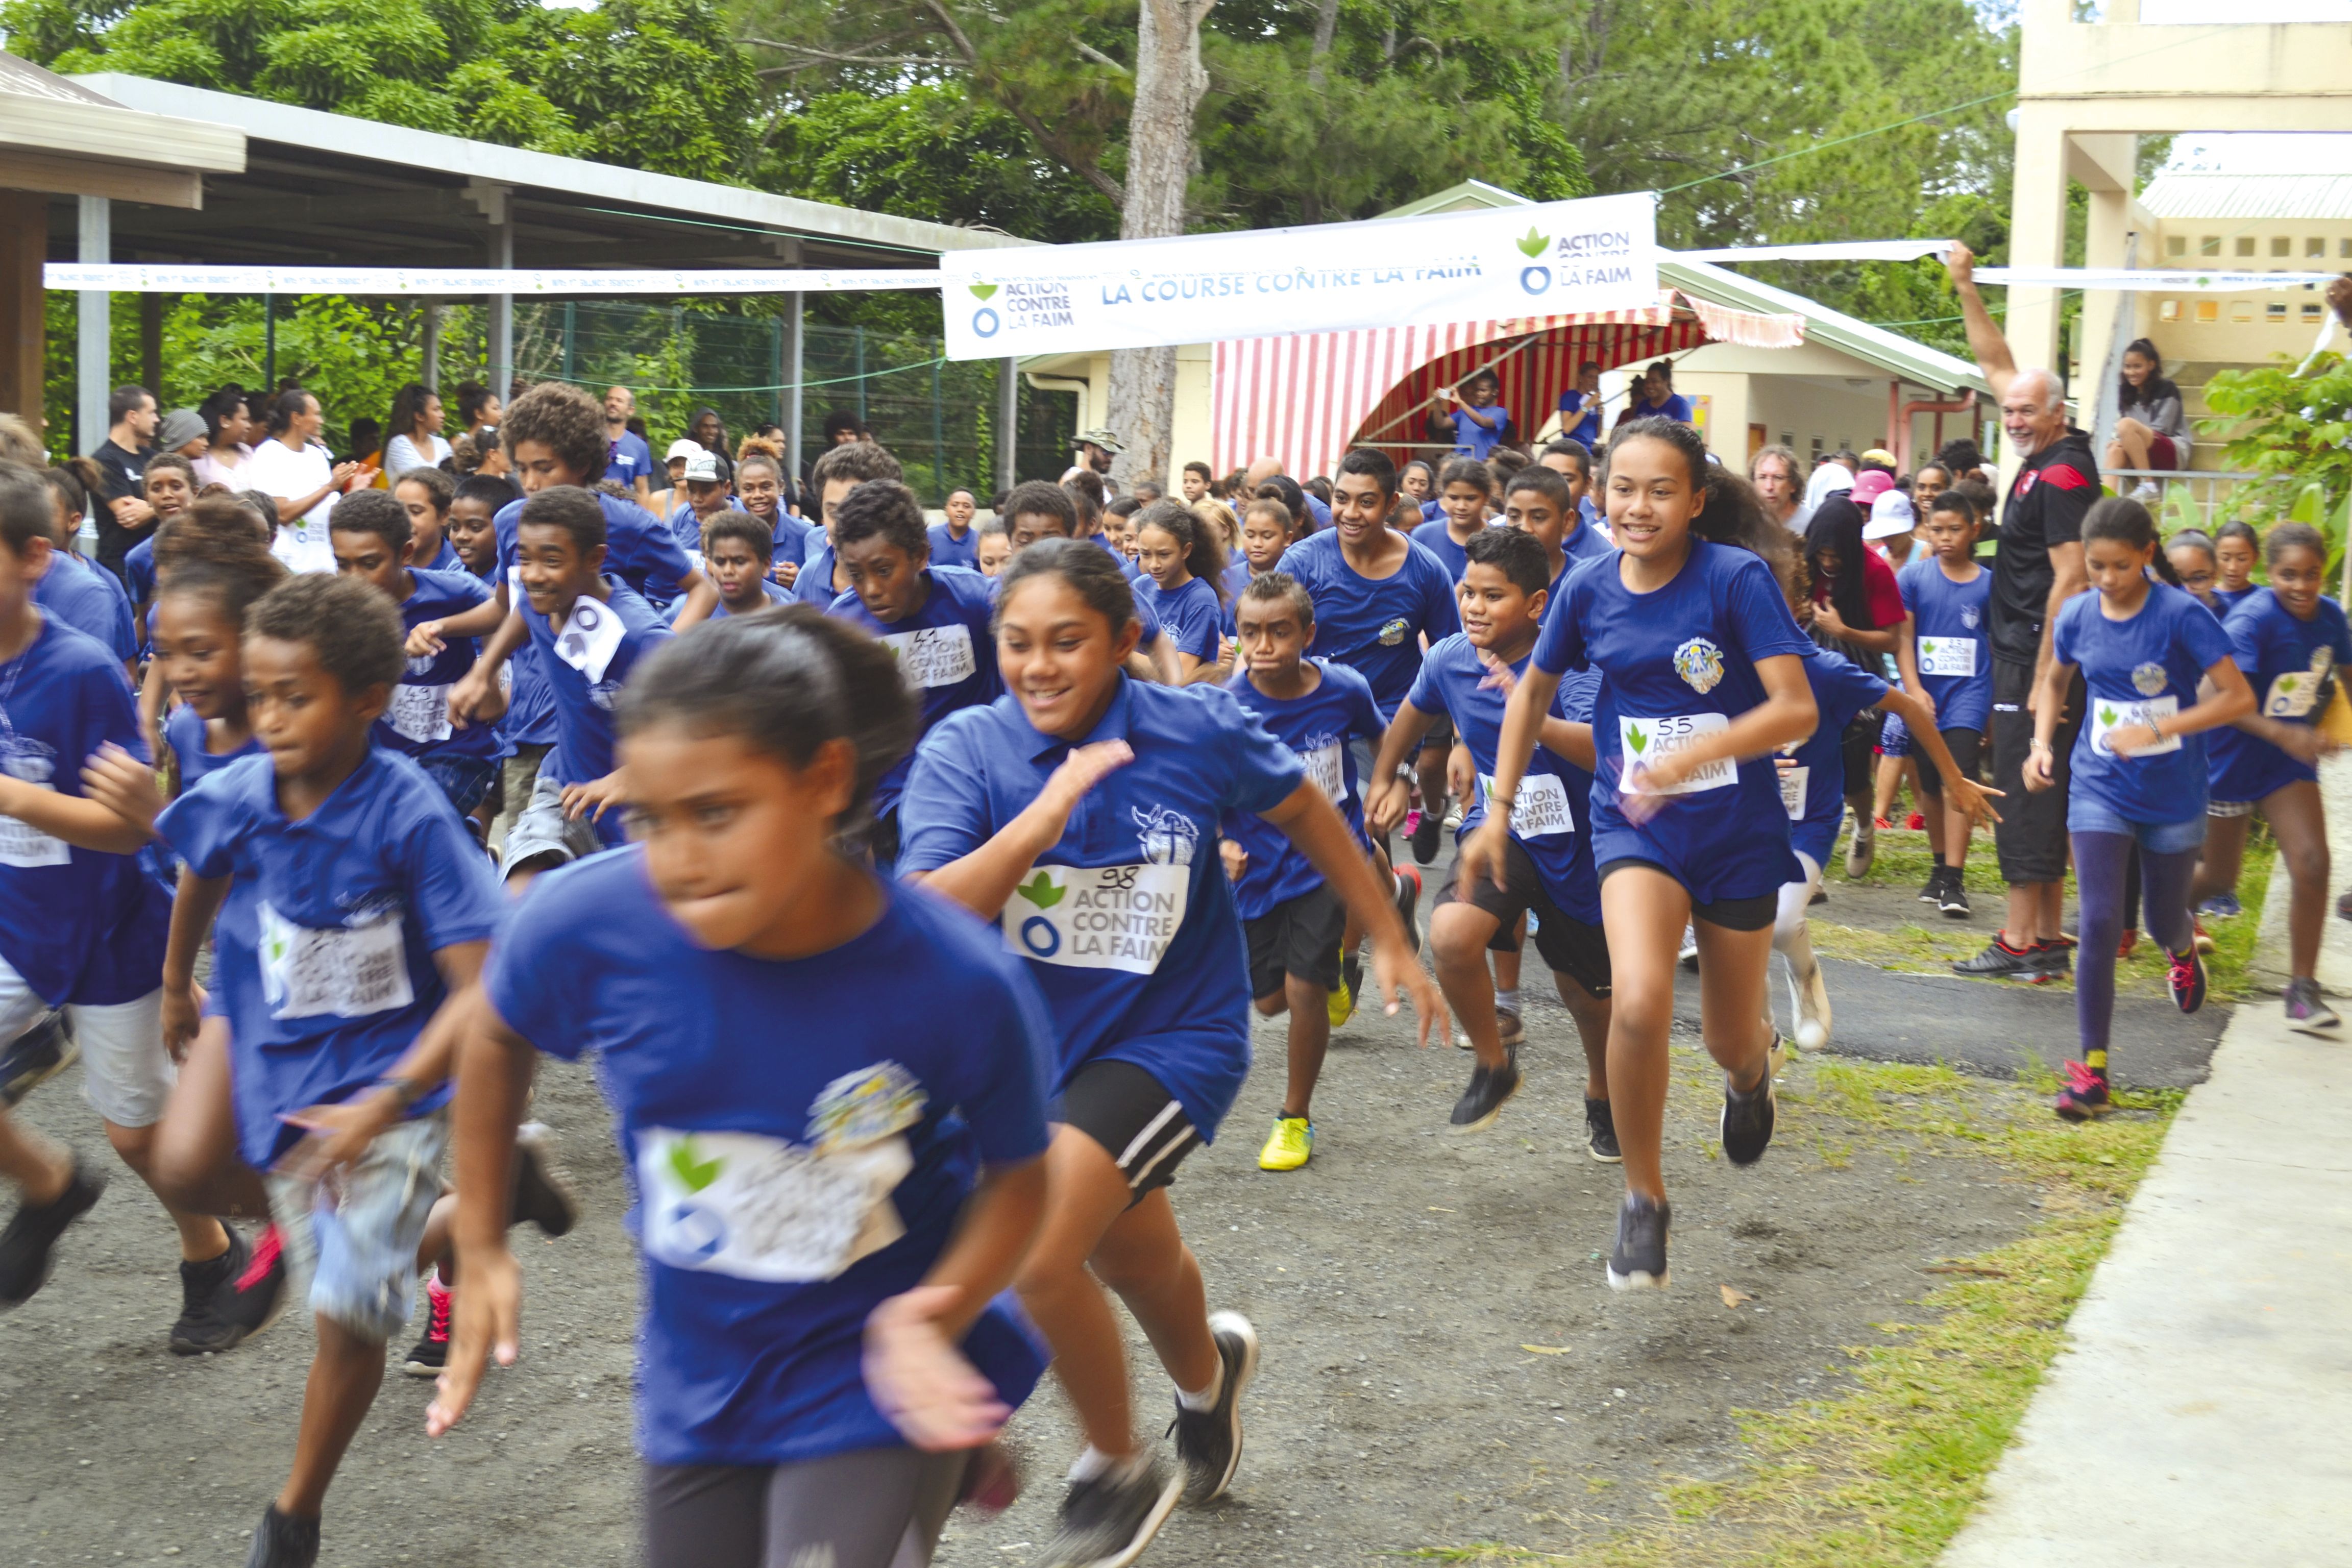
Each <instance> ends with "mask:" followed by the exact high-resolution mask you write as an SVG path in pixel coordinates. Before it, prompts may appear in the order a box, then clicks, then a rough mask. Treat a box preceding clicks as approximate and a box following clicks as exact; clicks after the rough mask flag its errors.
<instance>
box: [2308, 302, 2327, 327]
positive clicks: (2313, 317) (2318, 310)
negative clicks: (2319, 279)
mask: <svg viewBox="0 0 2352 1568" xmlns="http://www.w3.org/2000/svg"><path fill="white" fill-rule="evenodd" d="M2324 310H2325V308H2324V307H2322V306H2318V305H2308V304H2307V305H2305V306H2304V308H2303V324H2304V325H2305V326H2306V327H2315V326H2317V325H2319V318H2320V316H2321V315H2322V314H2323V313H2324Z"/></svg>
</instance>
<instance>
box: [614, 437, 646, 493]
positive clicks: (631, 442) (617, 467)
mask: <svg viewBox="0 0 2352 1568" xmlns="http://www.w3.org/2000/svg"><path fill="white" fill-rule="evenodd" d="M653 471H654V453H653V448H652V447H648V446H646V438H645V437H643V436H640V435H638V434H637V433H636V432H635V430H624V431H622V432H621V434H620V437H618V438H617V439H616V440H614V442H613V444H612V446H611V447H609V448H608V449H607V453H606V456H605V458H604V477H605V478H606V479H611V480H612V481H613V482H614V483H615V484H617V485H619V486H620V487H621V488H622V489H635V487H636V483H637V481H638V480H639V479H650V478H652V477H653Z"/></svg>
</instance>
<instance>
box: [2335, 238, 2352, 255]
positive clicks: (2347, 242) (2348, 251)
mask: <svg viewBox="0 0 2352 1568" xmlns="http://www.w3.org/2000/svg"><path fill="white" fill-rule="evenodd" d="M2336 256H2337V257H2338V258H2341V259H2343V260H2346V261H2352V235H2347V236H2346V237H2344V238H2342V239H2339V240H2337V241H2336Z"/></svg>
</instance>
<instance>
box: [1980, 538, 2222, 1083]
mask: <svg viewBox="0 0 2352 1568" xmlns="http://www.w3.org/2000/svg"><path fill="white" fill-rule="evenodd" d="M2083 563H2084V568H2085V569H2086V570H2087V571H2088V573H2089V574H2090V579H2091V586H2093V587H2094V588H2096V589H2097V590H2098V592H2097V593H2096V594H2095V595H2092V594H2082V595H2076V596H2075V597H2074V598H2072V599H2069V600H2067V601H2066V603H2065V605H2063V607H2062V608H2061V609H2060V610H2059V612H2058V616H2057V620H2056V622H2055V623H2054V625H2053V630H2052V633H2051V641H2050V651H2051V664H2050V668H2048V669H2047V670H2046V671H2044V672H2043V675H2042V683H2041V687H2040V689H2039V690H2038V691H2037V692H2036V693H2035V707H2034V710H2033V712H2034V718H2033V742H2032V751H2031V752H2029V753H2028V754H2027V756H2026V759H2025V787H2026V788H2028V789H2030V790H2035V791H2040V790H2045V789H2048V788H2050V787H2051V784H2052V777H2051V775H2052V771H2053V770H2052V765H2051V764H2052V760H2053V759H2052V756H2051V737H2052V735H2053V734H2054V733H2055V732H2056V731H2057V727H2058V720H2059V711H2060V710H2061V709H2062V708H2063V706H2064V705H2065V699H2066V688H2067V685H2068V683H2069V682H2071V681H2072V680H2073V679H2074V671H2075V670H2076V669H2077V668H2080V669H2081V670H2082V672H2083V679H2084V687H2085V690H2086V691H2087V693H2088V696H2087V699H2086V700H2087V702H2088V705H2089V711H2088V712H2087V713H2085V714H2084V723H2083V728H2082V733H2081V734H2080V735H2078V736H2076V737H2075V741H2074V757H2073V759H2072V766H2073V770H2074V773H2073V783H2072V784H2070V785H2069V787H2068V791H2067V797H2066V831H2067V835H2068V837H2070V838H2072V839H2073V841H2074V886H2075V889H2076V895H2077V897H2078V898H2079V899H2080V900H2081V902H2082V908H2081V910H2080V914H2079V921H2080V925H2079V928H2078V929H2079V930H2080V932H2081V936H2080V941H2081V943H2082V946H2081V949H2080V951H2079V952H2077V953H2076V955H2075V960H2074V966H2075V967H2074V1020H2075V1026H2076V1028H2077V1030H2078V1031H2079V1033H2080V1036H2081V1042H2082V1052H2083V1055H2082V1059H2081V1060H2079V1061H2070V1062H2068V1063H2067V1064H2066V1079H2067V1081H2066V1087H2065V1088H2064V1089H2062V1090H2060V1091H2059V1094H2058V1100H2057V1104H2056V1107H2055V1109H2056V1110H2057V1112H2058V1114H2059V1115H2060V1116H2061V1117H2063V1118H2064V1119H2065V1120H2066V1121H2088V1120H2090V1119H2091V1118H2093V1117H2095V1116H2104V1115H2105V1114H2106V1112H2107V1111H2108V1110H2109V1109H2110V1108H2111V1099H2110V1089H2111V1080H2110V1079H2109V1078H2108V1075H2107V1032H2108V1026H2109V1025H2110V1023H2111V1022H2112V1019H2113V1016H2114V1013H2115V1005H2116V943H2117V942H2118V941H2119V939H2120V938H2121V935H2122V932H2123V925H2124V919H2125V914H2126V910H2125V907H2124V905H2125V899H2124V880H2125V879H2124V867H2125V862H2126V859H2127V858H2129V857H2130V856H2131V855H2132V854H2133V852H2134V849H2135V847H2137V852H2138V858H2139V865H2140V885H2141V887H2142V889H2144V899H2143V902H2142V910H2143V919H2144V920H2145V921H2146V922H2147V931H2148V934H2149V935H2150V936H2153V937H2154V938H2156V940H2157V941H2158V942H2161V943H2162V944H2163V946H2164V952H2165V954H2166V956H2167V958H2168V960H2169V961H2170V966H2171V973H2170V984H2171V988H2172V999H2173V1001H2174V1002H2175V1003H2176V1004H2178V1005H2179V1008H2180V1010H2181V1011H2182V1012H2184V1013H2194V1012H2195V1011H2197V1009H2198V1008H2200V1007H2201V1006H2203V1005H2205V963H2204V961H2203V960H2202V959H2201V958H2200V957H2199V956H2198V953H2197V943H2196V933H2195V925H2194V917H2192V916H2191V915H2190V914H2189V884H2190V881H2191V879H2193V878H2194V876H2195V874H2196V870H2197V856H2198V851H2199V849H2200V847H2201V846H2202V845H2203V844H2204V842H2205V800H2206V787H2207V779H2206V768H2205V742H2204V740H2203V733H2204V731H2208V730H2211V729H2213V728H2215V727H2217V726H2219V725H2223V724H2229V723H2233V722H2235V721H2237V720H2239V719H2242V718H2243V717H2245V716H2246V715H2247V714H2249V713H2252V711H2253V709H2254V694H2253V690H2252V688H2250V687H2249V686H2248V685H2247V684H2246V677H2245V674H2244V672H2243V671H2242V670H2241V669H2240V668H2238V664H2237V661H2236V660H2235V659H2234V658H2231V646H2230V636H2229V634H2228V633H2227V632H2225V631H2223V630H2222V629H2221V623H2220V622H2219V621H2216V620H2215V619H2214V618H2213V616H2212V615H2211V614H2210V612H2209V611H2208V610H2207V609H2206V608H2205V606H2204V605H2200V604H2199V603H2198V602H2197V601H2196V600H2195V599H2194V598H2192V597H2190V596H2189V594H2187V593H2186V592H2184V591H2183V590H2181V589H2179V588H2177V587H2174V586H2173V585H2172V584H2170V583H2154V582H2150V581H2149V579H2148V568H2149V566H2150V565H2151V563H2153V564H2154V565H2155V566H2156V569H2157V571H2158V573H2159V574H2165V573H2168V572H2169V571H2170V570H2171V564H2172V563H2170V562H2168V561H2166V560H2164V558H2163V555H2162V553H2161V552H2159V551H2158V547H2157V537H2156V523H2155V521H2154V520H2152V519H2151V518H2150V517H2149V516H2148V515H2147V508H2146V507H2143V506H2142V505H2140V504H2139V502H2137V501H2136V500H2125V499H2123V498H2122V497H2118V496H2109V497H2107V498H2106V499H2105V500H2100V501H2096V502H2095V503H2093V505H2092V507H2091V510H2090V511H2089V512H2088V513H2087V514H2086V515H2085V516H2084V519H2083ZM2200 679H2210V681H2211V682H2212V684H2213V695H2212V696H2211V697H2210V698H2207V699H2206V700H2203V701H2201V702H2200V701H2199V700H2198V696H2197V694H2198V682H2199V680H2200Z"/></svg>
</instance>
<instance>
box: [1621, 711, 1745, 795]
mask: <svg viewBox="0 0 2352 1568" xmlns="http://www.w3.org/2000/svg"><path fill="white" fill-rule="evenodd" d="M1730 728H1731V721H1730V720H1728V719H1727V718H1725V717H1724V716H1723V715H1722V714H1720V713H1676V714H1669V715H1667V716H1665V717H1664V718H1658V719H1636V718H1633V717H1632V716H1631V715H1629V714H1623V713H1621V714H1619V715H1618V716H1617V740H1618V748H1619V751H1620V752H1621V754H1622V763H1623V765H1622V768H1621V769H1620V770H1619V773H1618V779H1617V788H1618V790H1619V792H1620V793H1622V794H1624V795H1697V794H1699V793H1700V792H1702V791H1705V790H1711V789H1721V788H1723V787H1724V786H1725V785H1727V784H1738V782H1739V764H1738V763H1735V762H1733V761H1732V760H1731V759H1730V758H1729V757H1718V758H1717V759H1716V760H1715V761H1714V762H1711V763H1706V765H1705V766H1703V767H1701V768H1700V769H1699V770H1698V771H1697V772H1696V773H1692V774H1691V775H1690V777H1688V778H1686V779H1685V780H1683V782H1682V783H1680V784H1675V785H1674V786H1673V787H1672V788H1670V789H1640V788H1636V787H1635V785H1634V783H1633V769H1634V767H1635V765H1636V764H1637V763H1638V764H1642V765H1645V766H1651V767H1654V766H1656V765H1657V763H1659V761H1660V760H1661V759H1663V758H1666V757H1671V756H1673V755H1674V754H1675V752H1680V751H1686V750H1688V749H1689V748H1690V747H1692V746H1694V745H1696V744H1697V743H1698V742H1699V740H1700V739H1701V738H1702V737H1704V736H1707V735H1715V734H1720V733H1721V732H1722V731H1726V730H1728V729H1730Z"/></svg>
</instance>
